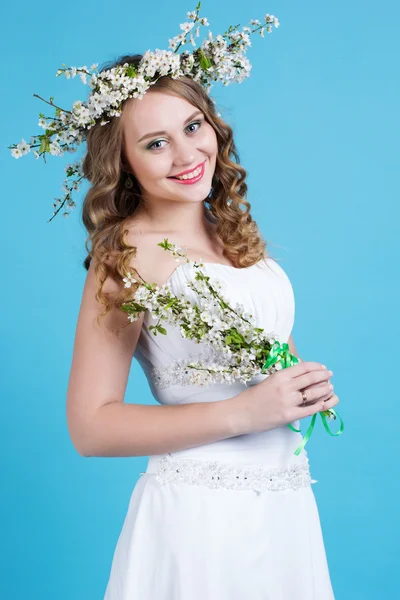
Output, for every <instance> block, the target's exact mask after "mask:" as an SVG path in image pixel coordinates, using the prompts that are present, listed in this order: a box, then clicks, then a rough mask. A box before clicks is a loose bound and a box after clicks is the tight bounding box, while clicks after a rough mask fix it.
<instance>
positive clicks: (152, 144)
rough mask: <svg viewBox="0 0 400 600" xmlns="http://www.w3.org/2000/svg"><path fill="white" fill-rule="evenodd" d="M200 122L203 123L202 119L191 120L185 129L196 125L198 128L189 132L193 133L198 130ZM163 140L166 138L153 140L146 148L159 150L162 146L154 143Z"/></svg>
mask: <svg viewBox="0 0 400 600" xmlns="http://www.w3.org/2000/svg"><path fill="white" fill-rule="evenodd" d="M202 124H203V121H202V120H198V121H193V122H192V123H189V125H188V126H187V127H186V129H188V128H189V127H192V125H198V128H197V129H196V130H195V131H191V132H190V134H193V133H196V132H197V131H199V129H200V127H201V126H202ZM165 141H166V140H156V141H155V142H152V143H151V144H150V145H149V146H147V149H148V150H160V149H161V148H162V146H158V147H156V146H155V144H159V143H161V142H165Z"/></svg>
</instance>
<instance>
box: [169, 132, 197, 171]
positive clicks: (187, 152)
mask: <svg viewBox="0 0 400 600" xmlns="http://www.w3.org/2000/svg"><path fill="white" fill-rule="evenodd" d="M195 156H196V155H195V152H194V147H193V141H192V140H188V139H187V138H185V139H182V140H179V141H178V142H177V143H176V145H175V153H174V164H175V165H176V166H179V167H182V166H183V167H185V166H189V167H190V166H192V165H193V163H194V160H195Z"/></svg>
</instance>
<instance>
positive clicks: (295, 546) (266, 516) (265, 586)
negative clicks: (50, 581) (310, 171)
mask: <svg viewBox="0 0 400 600" xmlns="http://www.w3.org/2000/svg"><path fill="white" fill-rule="evenodd" d="M203 264H204V267H202V270H203V271H204V272H206V273H207V274H208V275H210V277H211V281H212V280H215V279H217V280H218V281H221V282H222V284H223V285H224V289H223V291H222V294H223V295H224V297H225V298H226V299H227V301H228V302H229V303H230V304H231V306H232V305H233V304H236V303H240V304H242V305H243V306H244V307H245V310H246V311H249V312H250V313H251V314H253V315H254V316H255V317H256V323H257V326H258V327H262V328H263V329H264V331H265V333H269V332H275V333H276V334H277V335H278V336H279V340H280V342H287V340H288V338H289V335H290V333H291V330H292V327H293V323H294V313H295V302H294V295H293V289H292V285H291V283H290V280H289V278H288V276H287V274H286V273H285V271H284V270H283V269H282V267H281V266H280V265H279V264H278V263H277V262H276V261H275V260H273V259H272V258H267V259H266V261H264V260H261V261H260V262H259V263H257V264H255V265H252V266H251V267H247V268H245V269H240V268H236V267H232V266H228V265H222V264H219V263H203ZM194 272H195V271H193V267H192V266H191V264H188V263H182V264H180V265H179V266H178V267H177V268H176V269H175V271H174V272H173V273H172V275H171V276H170V278H169V279H168V284H169V285H170V288H171V291H172V292H173V293H174V294H177V295H179V294H180V293H186V295H187V297H188V298H189V299H192V300H193V301H194V300H195V295H194V292H193V291H192V290H189V289H188V288H187V287H186V285H185V282H186V280H187V279H188V278H193V276H194ZM154 323H156V320H155V319H154V318H153V317H152V316H151V314H150V313H149V312H146V315H145V321H144V324H143V328H142V332H141V336H140V339H139V342H138V345H137V348H136V351H135V355H134V356H135V358H136V359H137V360H138V361H139V363H140V365H141V367H142V368H143V370H144V372H145V374H146V376H147V378H148V381H149V385H150V389H151V391H152V393H153V395H154V397H155V399H156V400H157V401H158V402H159V403H160V404H169V405H173V404H185V403H192V402H210V401H215V402H217V401H218V400H223V399H227V398H230V397H233V396H235V395H237V394H238V393H239V392H240V391H242V390H244V389H246V388H245V385H244V384H242V383H240V382H239V381H238V380H236V382H235V383H234V384H232V385H229V384H227V383H216V384H210V385H203V386H202V385H198V384H196V385H195V384H193V383H188V381H187V379H185V371H184V363H185V362H186V361H188V362H190V360H195V358H196V357H198V356H207V352H208V350H207V347H206V346H205V345H204V344H196V343H195V342H194V341H193V340H188V339H184V338H182V337H181V335H180V332H179V329H178V328H177V327H172V326H170V325H167V326H166V328H167V330H168V334H167V335H157V336H154V335H153V333H152V332H151V331H150V332H149V331H148V327H149V325H150V324H154ZM265 377H266V375H259V376H256V377H254V378H253V379H252V380H251V381H250V382H249V383H248V385H255V384H257V383H260V382H261V381H262V380H263V379H264V378H265ZM292 425H293V426H294V427H295V428H296V429H299V427H300V422H299V421H295V422H293V423H292ZM303 429H304V425H303ZM301 441H302V435H301V434H300V433H296V432H293V431H291V430H290V429H289V427H287V426H286V425H285V426H282V427H278V428H276V429H273V430H270V431H265V432H261V433H256V434H247V435H239V436H236V437H233V438H229V439H225V440H221V441H218V442H214V443H211V444H206V445H202V446H196V447H194V448H190V449H187V450H182V451H179V452H173V453H166V454H163V455H157V456H150V457H149V461H148V466H147V470H146V472H145V473H143V474H141V476H140V477H139V480H138V481H137V483H136V485H135V487H134V489H133V492H132V496H131V499H130V503H129V508H128V512H127V514H126V517H125V521H124V524H123V527H122V530H121V532H120V535H119V538H118V542H117V545H116V548H115V551H114V556H113V560H112V565H111V570H110V576H109V581H108V585H107V589H106V592H105V596H104V600H332V599H333V598H334V594H333V590H332V585H331V581H330V575H329V570H328V565H327V560H326V553H325V547H324V542H323V537H322V531H321V524H320V519H319V513H318V508H317V505H316V501H315V497H314V493H313V490H312V488H311V483H314V482H315V481H314V480H312V479H311V478H310V472H309V463H308V457H307V451H306V450H305V449H303V450H302V451H301V453H300V454H299V455H295V454H294V451H295V449H296V448H297V447H298V445H299V444H300V442H301ZM217 466H222V467H224V468H225V471H224V470H223V471H220V470H218V469H216V467H217ZM244 469H247V471H246V472H245V471H244ZM249 469H250V471H249ZM254 469H258V471H257V472H255V471H254ZM221 473H222V475H221ZM218 477H220V478H219V479H218ZM246 477H247V479H246Z"/></svg>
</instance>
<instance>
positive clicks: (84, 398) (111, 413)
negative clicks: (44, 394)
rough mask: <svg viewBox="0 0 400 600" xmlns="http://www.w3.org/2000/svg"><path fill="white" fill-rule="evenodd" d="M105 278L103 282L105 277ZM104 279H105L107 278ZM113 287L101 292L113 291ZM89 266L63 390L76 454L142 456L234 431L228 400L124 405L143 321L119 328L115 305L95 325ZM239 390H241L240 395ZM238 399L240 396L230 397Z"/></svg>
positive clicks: (237, 424)
mask: <svg viewBox="0 0 400 600" xmlns="http://www.w3.org/2000/svg"><path fill="white" fill-rule="evenodd" d="M107 281H108V280H107ZM106 283H107V282H106ZM109 285H110V286H111V287H109V288H108V289H107V288H105V291H109V292H112V291H115V288H114V290H113V287H112V286H115V284H113V283H112V282H110V284H109ZM95 291H96V283H95V273H94V265H93V263H92V264H91V266H90V268H89V271H88V274H87V279H86V282H85V287H84V291H83V296H82V303H81V307H80V312H79V317H78V323H77V328H76V335H75V342H74V352H73V359H72V365H71V373H70V378H69V383H68V392H67V422H68V428H69V433H70V437H71V440H72V442H73V445H74V447H75V448H76V450H77V451H78V452H79V454H81V455H82V456H148V455H151V454H162V453H164V452H173V451H177V450H183V449H186V448H191V447H194V446H198V445H202V444H207V443H211V442H214V441H217V440H221V439H225V438H229V437H233V436H235V435H239V434H240V433H241V432H242V431H241V426H242V424H241V420H242V419H241V413H242V408H241V404H240V403H237V402H232V401H231V400H234V398H232V399H227V400H222V401H218V402H204V403H203V402H202V403H191V404H186V405H179V406H147V405H141V404H126V403H124V396H125V390H126V385H127V380H128V375H129V370H130V366H131V362H132V356H133V353H134V351H135V348H136V344H137V342H138V339H139V336H140V331H141V327H142V324H143V314H142V315H141V319H139V320H138V321H135V322H134V323H131V324H129V325H128V327H126V328H124V329H121V330H120V332H119V335H118V336H117V335H116V333H115V332H116V329H117V327H119V326H120V325H121V324H123V323H126V319H127V316H126V313H124V312H123V311H121V310H117V309H113V310H112V311H111V313H110V314H108V315H107V317H106V318H105V319H104V320H103V321H102V326H101V327H99V326H98V325H97V324H96V323H95V317H96V316H97V314H98V313H99V312H101V310H102V307H101V306H100V304H99V303H98V302H97V300H96V298H95ZM248 393H249V390H245V391H244V392H242V393H241V394H239V396H242V395H246V394H248ZM235 398H238V396H235Z"/></svg>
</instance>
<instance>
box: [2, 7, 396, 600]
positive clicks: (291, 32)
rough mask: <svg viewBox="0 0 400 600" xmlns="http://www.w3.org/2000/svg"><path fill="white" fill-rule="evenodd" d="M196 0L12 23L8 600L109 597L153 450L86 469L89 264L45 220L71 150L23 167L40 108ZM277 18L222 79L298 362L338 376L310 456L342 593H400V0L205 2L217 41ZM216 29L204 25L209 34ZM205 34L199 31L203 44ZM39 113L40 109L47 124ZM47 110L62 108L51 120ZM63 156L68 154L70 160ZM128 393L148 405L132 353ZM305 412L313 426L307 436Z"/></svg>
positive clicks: (7, 44)
mask: <svg viewBox="0 0 400 600" xmlns="http://www.w3.org/2000/svg"><path fill="white" fill-rule="evenodd" d="M195 5H196V0H194V1H193V3H192V4H190V3H189V4H187V3H186V2H182V1H180V0H175V1H174V3H173V5H172V6H171V3H164V2H161V0H156V1H155V2H153V3H152V4H151V6H150V4H148V3H139V2H137V3H132V2H124V1H123V0H122V2H120V3H118V5H115V8H113V7H111V8H110V4H109V3H108V2H107V3H105V2H102V1H98V0H97V1H96V2H94V1H92V0H91V1H87V0H86V1H84V2H83V3H82V2H78V1H77V0H72V1H70V2H68V4H57V5H55V4H54V3H53V2H48V1H46V2H41V3H40V5H35V4H33V3H31V2H27V1H26V0H24V1H22V2H19V3H12V4H11V3H9V4H8V6H7V9H6V14H5V18H4V13H3V20H2V24H1V35H0V47H1V51H2V56H3V58H5V57H7V58H6V59H5V60H3V64H2V73H3V76H2V81H3V93H2V95H1V100H0V101H1V105H2V106H1V114H2V118H1V148H0V156H1V169H2V190H3V192H2V203H1V204H2V212H1V216H2V244H1V245H2V249H3V251H2V273H3V275H2V283H3V292H2V294H1V302H2V307H1V314H2V320H1V321H2V324H1V342H2V346H1V351H2V359H1V360H2V366H3V369H4V370H3V377H2V386H1V388H2V403H1V406H2V418H1V423H2V425H1V437H0V439H1V459H2V473H3V475H2V489H3V493H2V497H1V512H2V527H1V528H2V535H1V565H2V569H3V573H4V574H3V575H2V577H1V580H2V583H1V588H2V591H1V598H4V600H26V599H28V598H29V599H33V598H40V600H54V599H55V598H57V600H100V598H102V597H103V594H104V590H105V586H106V583H107V579H108V575H109V569H110V566H111V560H112V555H113V552H114V548H115V544H116V542H117V538H118V535H119V531H120V529H121V527H122V524H123V520H124V517H125V513H126V510H127V507H128V502H129V498H130V494H131V491H132V489H133V486H134V485H135V482H136V481H137V477H138V475H139V473H140V472H141V471H144V470H145V467H146V464H147V458H146V457H136V458H119V459H116V458H114V459H113V460H105V459H100V458H91V459H90V460H88V459H85V458H83V457H81V456H79V455H78V454H77V452H76V451H75V449H74V448H73V446H72V443H71V441H70V439H69V435H68V431H67V425H66V416H65V400H66V389H67V383H68V377H69V369H70V363H71V358H72V349H73V340H74V333H75V326H76V320H77V316H78V311H79V305H80V298H81V293H82V289H83V284H84V280H85V276H86V271H85V270H84V268H83V267H82V260H83V258H84V256H85V252H84V240H85V231H84V228H83V225H81V224H80V223H79V212H78V210H79V209H80V206H81V203H80V200H82V198H83V194H84V191H85V190H86V188H85V187H83V188H81V191H80V193H79V195H78V196H77V197H76V200H77V203H78V206H79V209H78V208H77V209H75V211H74V212H72V213H71V215H70V216H69V217H68V218H67V219H65V218H62V217H61V215H59V216H58V217H57V218H56V219H54V221H52V222H51V223H47V220H48V219H49V218H50V216H51V215H52V211H53V209H52V198H53V197H55V196H58V195H60V193H61V184H62V179H63V176H64V172H63V167H64V165H65V164H67V163H68V162H72V160H75V159H76V158H78V157H79V156H80V155H81V154H79V156H77V155H75V156H74V155H66V156H64V157H52V156H50V157H48V162H47V164H46V165H45V164H44V163H43V161H42V160H40V161H36V160H35V159H34V157H33V155H32V154H30V155H27V156H24V157H22V158H21V159H19V160H15V159H14V158H12V156H11V153H10V151H9V150H8V149H7V146H8V145H10V144H12V143H14V142H19V141H21V139H22V138H24V139H25V140H26V141H28V142H29V139H30V136H31V135H33V134H37V133H39V131H41V130H40V129H39V128H38V127H37V115H38V113H39V112H40V111H43V112H45V113H46V111H45V108H46V106H45V105H44V103H43V102H41V101H40V100H38V99H37V98H33V93H37V94H39V95H41V96H42V97H44V98H47V99H48V98H49V96H54V97H55V102H56V103H58V104H60V105H61V106H62V107H64V108H69V107H70V105H71V103H72V102H73V101H74V100H76V99H78V98H82V99H84V98H85V97H86V93H87V90H88V88H86V87H85V86H83V85H82V84H81V82H80V81H79V79H78V78H76V79H75V80H70V81H67V80H66V79H65V78H61V77H60V78H56V77H55V74H56V71H57V69H58V68H59V67H61V64H62V63H66V65H67V66H72V65H74V66H81V65H84V64H86V65H87V66H90V65H91V64H92V63H95V62H97V63H99V64H100V65H101V64H102V63H103V62H104V61H106V60H107V61H108V60H110V59H114V58H116V57H117V56H118V55H120V54H123V53H127V52H132V53H134V52H142V51H144V50H146V49H148V48H149V49H155V48H157V47H159V48H167V45H168V38H171V37H173V36H174V35H176V34H178V33H179V24H180V23H182V22H184V21H186V20H187V19H186V12H187V11H188V10H193V9H194V8H195ZM266 12H269V13H272V14H274V15H276V16H277V17H278V18H279V20H280V22H281V26H280V28H279V29H275V28H274V29H273V32H272V33H271V34H270V35H267V34H266V36H265V39H264V40H263V39H262V38H261V37H259V36H253V46H252V48H250V50H249V52H248V56H249V58H250V61H251V62H252V64H253V71H252V77H250V78H249V79H248V80H246V81H245V82H244V83H243V84H241V85H234V86H230V87H227V88H222V87H217V86H216V87H214V88H213V95H214V96H215V97H216V99H217V103H218V107H219V110H220V112H221V113H222V115H223V117H224V118H225V119H226V120H227V121H228V122H229V123H230V124H231V125H232V126H233V127H234V131H235V138H236V142H237V145H238V148H239V153H240V158H241V164H242V165H243V166H244V167H245V168H246V169H247V171H248V183H249V192H248V199H249V201H250V203H251V205H252V215H253V217H254V218H255V219H256V221H257V222H258V224H259V226H260V228H261V231H262V234H263V236H264V238H265V239H266V240H267V242H268V249H269V251H270V253H271V255H272V256H274V257H277V258H279V259H280V260H281V265H282V266H283V268H284V269H285V270H286V272H287V273H288V275H289V277H290V279H291V281H292V284H293V287H294V291H295V298H296V320H295V326H294V330H293V332H292V333H293V337H294V340H295V343H296V345H297V350H298V352H299V355H300V356H301V357H302V358H303V359H304V360H318V361H321V362H323V363H325V364H326V365H328V367H329V368H330V369H332V370H333V371H334V376H333V383H334V385H335V391H336V393H337V394H338V395H339V397H340V399H341V402H340V404H339V406H338V410H339V413H340V414H341V416H342V417H343V419H344V421H345V426H346V429H345V432H344V434H343V435H342V436H339V437H337V438H334V437H330V436H328V435H327V434H326V432H325V431H324V429H323V427H322V424H321V421H320V420H318V422H317V425H318V427H316V429H315V431H314V434H313V437H312V440H311V441H310V442H309V444H308V445H307V449H308V453H309V456H310V462H311V465H312V474H313V476H314V478H315V479H317V480H318V484H316V485H314V486H313V490H314V493H315V495H316V498H317V502H318V506H319V511H320V516H321V522H322V527H323V533H324V539H325V545H326V550H327V555H328V561H329V566H330V571H331V577H332V583H333V586H334V590H335V597H336V598H337V599H338V600H339V599H340V600H347V599H349V600H350V599H351V600H361V599H362V600H368V599H371V600H372V599H374V600H376V599H377V598H379V599H386V598H387V599H393V598H395V597H398V596H397V595H398V581H397V579H398V568H399V559H398V557H399V550H400V549H399V512H398V472H399V470H398V456H397V455H396V450H398V448H399V443H398V439H399V434H398V414H397V411H398V397H399V394H398V384H397V383H396V381H397V380H396V373H397V372H398V371H397V369H398V367H397V358H396V351H397V350H398V348H397V346H398V344H396V342H397V341H398V339H399V319H398V291H399V268H398V264H399V251H398V241H399V240H398V238H399V235H398V234H399V217H400V214H399V208H398V206H399V199H400V198H399V186H398V173H399V166H400V164H399V134H400V127H399V105H400V93H399V92H400V86H399V58H400V56H399V54H400V53H399V46H400V38H399V33H398V26H399V18H400V8H399V4H398V3H396V2H394V1H393V2H389V1H384V0H383V1H382V2H380V3H379V5H377V4H376V3H373V2H369V1H363V2H361V1H359V0H356V1H353V2H348V1H344V0H338V1H337V2H335V3H334V4H333V3H329V4H328V3H323V2H317V1H310V0H308V1H307V0H306V1H304V2H301V3H299V2H294V1H293V0H292V1H291V0H289V1H288V2H282V3H280V2H277V1H275V0H269V1H268V2H265V3H264V2H261V1H260V0H247V2H246V3H242V2H238V1H229V2H228V1H227V0H223V1H221V2H219V3H218V4H217V3H211V2H210V1H208V2H203V4H202V10H201V14H202V15H203V16H206V17H207V18H208V19H209V21H210V24H211V25H210V29H211V31H212V32H213V33H214V34H217V33H219V32H221V33H222V32H223V31H225V29H226V28H227V26H228V25H229V24H237V23H241V24H242V25H245V24H247V23H248V20H249V19H250V18H259V19H262V18H263V16H264V14H265V13H266ZM206 32H207V28H202V37H203V35H206ZM201 39H202V38H201ZM46 114H48V113H46ZM50 114H51V112H50ZM71 159H72V160H71ZM126 401H127V402H138V403H145V404H147V403H151V404H153V403H155V401H154V399H153V398H152V396H151V394H150V391H149V389H148V386H147V383H146V380H145V378H144V375H143V373H142V372H141V370H140V369H139V367H138V364H137V363H136V361H135V362H134V363H133V365H132V371H131V375H130V379H129V385H128V388H127V392H126ZM307 425H308V420H305V421H303V422H302V426H303V431H304V430H305V428H306V426H307Z"/></svg>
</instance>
